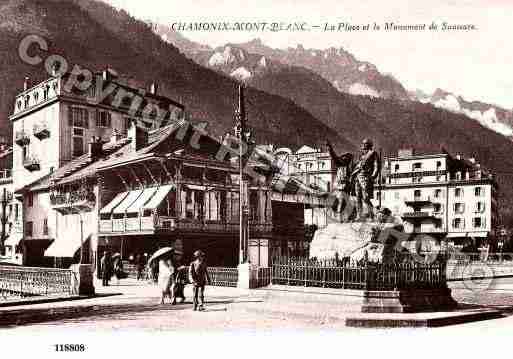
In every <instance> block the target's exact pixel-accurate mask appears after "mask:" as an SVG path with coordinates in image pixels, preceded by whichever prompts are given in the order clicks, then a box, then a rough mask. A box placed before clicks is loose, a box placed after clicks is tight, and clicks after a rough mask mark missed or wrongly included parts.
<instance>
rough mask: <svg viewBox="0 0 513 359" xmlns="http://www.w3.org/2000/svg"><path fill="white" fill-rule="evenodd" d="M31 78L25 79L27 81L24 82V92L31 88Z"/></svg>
mask: <svg viewBox="0 0 513 359" xmlns="http://www.w3.org/2000/svg"><path fill="white" fill-rule="evenodd" d="M29 80H30V79H29V78H28V77H25V81H23V91H27V90H28V87H29Z"/></svg>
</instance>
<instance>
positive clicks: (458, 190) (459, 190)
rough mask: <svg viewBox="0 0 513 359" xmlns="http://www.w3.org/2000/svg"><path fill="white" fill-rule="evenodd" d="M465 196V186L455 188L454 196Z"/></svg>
mask: <svg viewBox="0 0 513 359" xmlns="http://www.w3.org/2000/svg"><path fill="white" fill-rule="evenodd" d="M461 196H463V188H455V189H454V197H461Z"/></svg>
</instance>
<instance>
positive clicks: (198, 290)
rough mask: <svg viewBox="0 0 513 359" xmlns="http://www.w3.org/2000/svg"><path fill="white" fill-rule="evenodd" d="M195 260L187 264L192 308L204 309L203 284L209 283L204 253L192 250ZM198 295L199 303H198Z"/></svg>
mask: <svg viewBox="0 0 513 359" xmlns="http://www.w3.org/2000/svg"><path fill="white" fill-rule="evenodd" d="M194 258H195V260H194V261H193V262H191V265H190V266H189V281H190V282H191V283H192V286H193V292H194V296H193V303H194V307H193V310H200V311H203V310H205V307H204V304H205V285H206V284H210V276H209V275H208V268H207V264H206V262H205V253H203V251H201V250H197V251H196V252H194ZM198 296H199V305H198Z"/></svg>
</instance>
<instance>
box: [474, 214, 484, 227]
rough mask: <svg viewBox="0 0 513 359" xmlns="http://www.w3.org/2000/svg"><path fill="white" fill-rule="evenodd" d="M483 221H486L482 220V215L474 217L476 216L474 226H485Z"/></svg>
mask: <svg viewBox="0 0 513 359" xmlns="http://www.w3.org/2000/svg"><path fill="white" fill-rule="evenodd" d="M483 222H484V221H483V220H482V218H481V217H474V218H473V219H472V226H473V227H474V228H481V227H483V224H484V223H483Z"/></svg>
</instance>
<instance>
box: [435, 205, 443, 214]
mask: <svg viewBox="0 0 513 359" xmlns="http://www.w3.org/2000/svg"><path fill="white" fill-rule="evenodd" d="M433 211H434V212H437V213H440V212H442V204H441V203H433Z"/></svg>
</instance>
